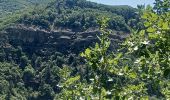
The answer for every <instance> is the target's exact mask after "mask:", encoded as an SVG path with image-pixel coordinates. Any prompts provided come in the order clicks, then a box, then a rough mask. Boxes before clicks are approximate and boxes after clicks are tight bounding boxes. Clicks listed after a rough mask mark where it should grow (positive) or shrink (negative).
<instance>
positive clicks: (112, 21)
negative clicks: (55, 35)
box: [0, 0, 170, 100]
mask: <svg viewBox="0 0 170 100" xmlns="http://www.w3.org/2000/svg"><path fill="white" fill-rule="evenodd" d="M37 1H38V0H37ZM169 5H170V2H169V0H163V1H162V0H156V1H155V6H154V7H153V8H152V7H150V6H148V7H143V6H138V8H139V9H138V10H136V9H133V8H131V7H129V6H116V7H115V6H105V5H101V4H96V3H91V2H87V1H84V0H56V1H55V0H54V1H52V2H51V3H49V4H48V5H47V6H46V7H45V6H43V8H41V9H40V8H39V7H35V8H34V9H35V10H33V11H30V13H26V14H23V16H21V17H19V18H18V19H19V20H17V22H16V24H22V25H25V26H34V27H36V28H40V29H45V30H46V31H53V30H57V29H58V28H63V29H67V28H68V29H72V30H73V31H85V30H87V29H88V28H92V27H93V28H99V30H100V32H101V34H100V35H98V40H99V42H98V43H96V45H95V46H94V47H90V48H87V49H86V50H85V52H83V53H81V54H80V56H81V57H82V58H80V57H79V56H78V55H75V54H69V55H63V54H62V53H60V52H57V51H56V52H55V53H49V52H51V51H46V50H44V51H42V52H43V53H40V54H35V53H33V52H32V51H30V52H25V50H23V48H22V45H20V46H15V45H13V46H12V47H10V48H8V46H9V43H10V41H7V40H8V39H7V37H6V36H5V35H0V47H1V48H0V98H1V99H2V100H53V99H54V100H60V99H61V100H91V99H92V100H107V99H108V100H109V99H117V100H122V99H123V100H124V99H125V100H126V99H128V100H129V99H132V100H133V99H142V100H149V99H165V100H166V99H169V98H170V79H169V78H170V56H169V55H170V35H169V33H170V17H169V16H170V11H169V10H170V6H169ZM56 6H57V7H56ZM135 11H138V13H135ZM82 13H83V14H82ZM12 22H13V21H12ZM134 25H135V26H134ZM130 27H133V28H134V29H130ZM113 30H117V31H124V32H127V33H128V32H131V34H130V36H129V37H128V38H127V39H126V40H125V41H124V43H122V44H121V45H120V48H119V49H118V50H117V52H112V51H111V50H109V47H110V45H111V38H110V37H109V36H110V34H111V33H112V31H113ZM49 54H51V55H50V56H49Z"/></svg>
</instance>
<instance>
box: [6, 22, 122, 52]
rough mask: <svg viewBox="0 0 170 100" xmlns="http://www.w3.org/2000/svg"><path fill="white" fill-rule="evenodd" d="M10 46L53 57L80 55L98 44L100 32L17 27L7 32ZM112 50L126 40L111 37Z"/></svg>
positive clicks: (114, 36) (119, 36) (120, 37)
mask: <svg viewBox="0 0 170 100" xmlns="http://www.w3.org/2000/svg"><path fill="white" fill-rule="evenodd" d="M5 34H6V36H7V37H8V41H9V44H10V45H12V46H15V47H16V46H21V47H22V48H23V51H25V52H28V53H36V54H38V55H52V54H53V53H54V52H56V51H57V52H61V53H63V54H69V53H74V54H79V53H80V52H82V51H84V49H85V48H87V47H89V46H92V45H94V44H95V42H98V39H97V36H96V35H97V34H100V32H99V31H98V30H92V31H85V32H72V31H66V30H63V31H57V30H56V31H51V32H49V31H46V30H42V29H38V28H33V27H26V26H24V25H16V26H12V27H9V28H7V29H6V30H5ZM110 37H111V42H112V46H111V49H112V50H114V48H117V46H118V43H119V42H120V41H122V40H123V39H124V38H123V36H121V35H110Z"/></svg>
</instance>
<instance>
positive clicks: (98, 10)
mask: <svg viewBox="0 0 170 100" xmlns="http://www.w3.org/2000/svg"><path fill="white" fill-rule="evenodd" d="M36 9H37V10H35V11H34V12H33V13H32V16H28V15H25V16H24V17H23V19H21V20H20V22H21V23H22V24H25V25H34V26H37V27H39V28H44V29H47V30H53V29H56V28H59V27H60V28H61V27H64V28H69V29H73V30H79V31H80V30H84V29H88V28H90V27H98V23H97V18H99V17H102V16H107V17H109V18H110V22H109V26H110V28H111V29H114V30H118V31H129V26H128V25H127V23H128V21H129V20H130V19H133V18H134V17H135V11H136V9H134V8H132V7H130V6H107V5H102V4H97V3H93V2H89V1H86V0H56V1H54V2H52V3H49V4H48V5H47V7H46V8H45V9H38V7H37V8H36Z"/></svg>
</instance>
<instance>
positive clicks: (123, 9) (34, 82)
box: [0, 0, 136, 100]
mask: <svg viewBox="0 0 170 100" xmlns="http://www.w3.org/2000/svg"><path fill="white" fill-rule="evenodd" d="M48 2H50V1H48V0H12V1H6V0H4V1H2V2H1V1H0V4H1V6H2V5H3V4H6V5H8V6H2V7H1V11H2V13H3V12H4V13H3V14H1V15H0V16H1V19H0V22H1V23H0V30H2V31H1V32H0V72H1V73H2V74H3V75H1V76H0V81H1V82H0V87H4V88H6V89H7V90H8V91H7V90H6V89H3V88H0V98H15V99H18V100H53V99H54V96H55V95H57V93H59V92H60V91H61V88H60V87H59V86H58V85H57V84H58V82H59V80H60V77H59V75H58V73H59V72H58V70H59V69H60V68H62V67H63V66H66V65H67V66H70V68H72V69H73V70H74V71H73V73H71V74H73V75H74V74H75V73H77V72H81V71H83V72H82V73H81V74H86V73H85V71H84V69H85V68H84V61H83V60H82V58H80V56H79V54H80V53H81V52H82V51H84V49H85V48H87V47H89V46H92V45H94V44H95V43H96V42H98V38H97V35H100V33H101V32H100V31H99V26H100V23H98V21H99V20H100V18H101V17H103V16H107V17H109V18H110V20H109V27H108V30H110V31H111V34H110V38H111V44H112V46H111V47H110V48H109V50H111V51H115V52H116V51H117V50H116V48H119V43H121V42H122V41H123V40H124V39H125V38H126V37H127V35H128V34H129V32H130V28H129V25H128V22H129V20H130V19H134V16H135V11H136V10H135V9H134V8H132V7H129V6H107V5H101V4H97V3H92V2H88V1H85V0H52V1H51V2H50V3H48ZM39 4H43V5H39ZM36 5H39V6H36ZM2 9H3V10H2ZM5 9H6V10H5ZM4 14H6V15H8V16H7V17H4V16H6V15H4ZM11 23H13V24H11Z"/></svg>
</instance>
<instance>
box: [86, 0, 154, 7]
mask: <svg viewBox="0 0 170 100" xmlns="http://www.w3.org/2000/svg"><path fill="white" fill-rule="evenodd" d="M89 1H92V2H97V3H102V4H107V5H130V6H132V7H136V6H137V5H138V4H145V5H148V4H150V5H153V3H154V1H155V0H89Z"/></svg>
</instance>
